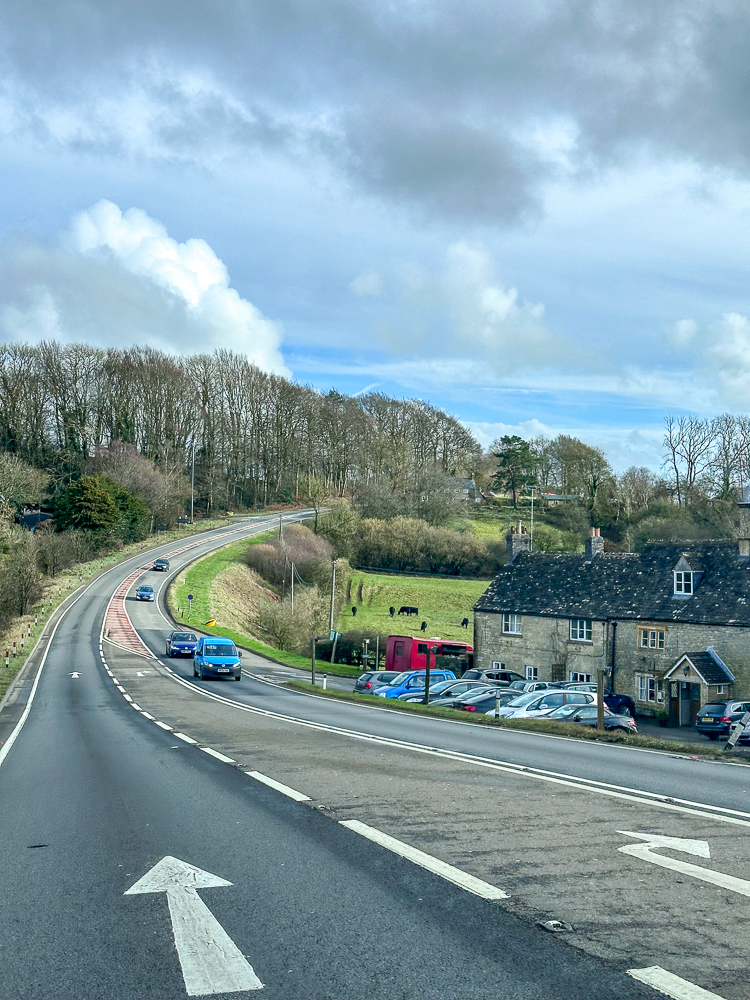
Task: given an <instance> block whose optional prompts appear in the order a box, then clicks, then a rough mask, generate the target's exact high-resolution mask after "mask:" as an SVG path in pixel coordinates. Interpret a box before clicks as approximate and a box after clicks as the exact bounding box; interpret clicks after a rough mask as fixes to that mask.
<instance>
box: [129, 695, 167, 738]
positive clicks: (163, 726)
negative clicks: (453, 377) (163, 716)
mask: <svg viewBox="0 0 750 1000" xmlns="http://www.w3.org/2000/svg"><path fill="white" fill-rule="evenodd" d="M125 697H126V698H127V695H125ZM154 724H155V725H157V726H158V727H159V728H160V729H165V730H166V731H167V732H168V733H171V732H172V727H171V726H168V725H167V724H166V722H157V721H156V719H154Z"/></svg>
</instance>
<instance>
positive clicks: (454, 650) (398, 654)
mask: <svg viewBox="0 0 750 1000" xmlns="http://www.w3.org/2000/svg"><path fill="white" fill-rule="evenodd" d="M428 646H429V648H430V649H433V648H434V647H435V646H437V647H438V651H437V654H436V655H434V656H433V655H432V654H430V667H431V668H432V667H444V668H446V669H447V670H452V671H453V673H454V674H455V675H456V677H460V676H461V674H463V673H464V672H465V671H466V668H467V667H468V665H469V654H470V653H471V654H473V652H474V647H473V646H470V645H469V644H468V642H453V641H452V640H451V641H445V642H444V641H443V640H442V639H441V638H440V636H432V637H431V638H429V639H426V638H424V637H419V636H413V635H389V636H388V645H387V646H386V650H385V669H386V670H426V669H427V648H428Z"/></svg>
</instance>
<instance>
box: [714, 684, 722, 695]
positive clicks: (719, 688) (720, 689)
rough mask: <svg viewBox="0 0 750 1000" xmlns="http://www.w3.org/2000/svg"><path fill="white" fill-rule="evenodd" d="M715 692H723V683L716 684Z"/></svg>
mask: <svg viewBox="0 0 750 1000" xmlns="http://www.w3.org/2000/svg"><path fill="white" fill-rule="evenodd" d="M716 693H717V694H724V685H723V684H717V685H716Z"/></svg>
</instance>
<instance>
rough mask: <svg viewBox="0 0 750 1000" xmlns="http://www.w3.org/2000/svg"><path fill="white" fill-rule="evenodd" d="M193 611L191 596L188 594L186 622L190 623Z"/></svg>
mask: <svg viewBox="0 0 750 1000" xmlns="http://www.w3.org/2000/svg"><path fill="white" fill-rule="evenodd" d="M192 611H193V595H192V594H188V621H190V615H191V614H192Z"/></svg>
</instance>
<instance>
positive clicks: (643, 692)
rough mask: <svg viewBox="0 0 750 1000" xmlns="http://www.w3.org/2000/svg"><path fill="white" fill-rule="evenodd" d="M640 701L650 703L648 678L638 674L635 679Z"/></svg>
mask: <svg viewBox="0 0 750 1000" xmlns="http://www.w3.org/2000/svg"><path fill="white" fill-rule="evenodd" d="M635 683H636V689H637V694H638V701H648V677H645V676H644V675H643V674H638V675H637V676H636V678H635Z"/></svg>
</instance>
